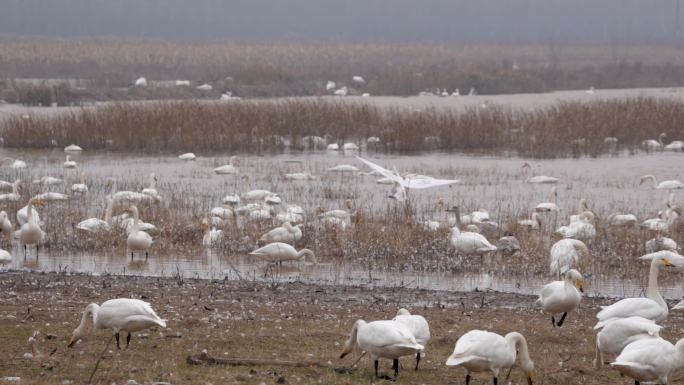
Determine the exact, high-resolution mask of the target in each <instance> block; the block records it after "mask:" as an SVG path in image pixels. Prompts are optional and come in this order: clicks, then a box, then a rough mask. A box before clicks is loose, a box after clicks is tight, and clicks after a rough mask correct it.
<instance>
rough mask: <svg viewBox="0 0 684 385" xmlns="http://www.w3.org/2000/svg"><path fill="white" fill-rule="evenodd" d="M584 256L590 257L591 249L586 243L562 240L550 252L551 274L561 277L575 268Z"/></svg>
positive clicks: (575, 240)
mask: <svg viewBox="0 0 684 385" xmlns="http://www.w3.org/2000/svg"><path fill="white" fill-rule="evenodd" d="M582 254H584V255H585V256H587V257H588V256H589V249H588V248H587V245H585V244H584V242H582V241H580V240H578V239H570V238H568V239H561V240H560V241H558V242H556V243H554V244H553V246H551V251H550V252H549V270H550V271H551V274H554V275H557V276H560V275H562V274H565V272H566V271H568V270H570V269H571V268H573V267H574V266H577V263H578V262H579V259H580V257H581V256H582Z"/></svg>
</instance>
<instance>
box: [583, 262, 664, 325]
mask: <svg viewBox="0 0 684 385" xmlns="http://www.w3.org/2000/svg"><path fill="white" fill-rule="evenodd" d="M671 254H672V253H669V252H664V251H660V252H657V253H653V254H647V255H644V256H642V257H640V259H646V260H648V259H650V260H651V268H650V270H649V274H648V288H647V289H646V297H647V298H625V299H623V300H621V301H618V302H616V303H614V304H612V305H610V306H604V307H603V309H602V310H601V311H600V312H598V314H596V318H598V322H597V323H596V326H594V329H600V328H602V327H603V326H604V325H606V324H607V323H609V322H611V321H614V320H617V319H621V318H627V317H632V316H639V317H643V318H646V319H649V320H653V321H661V320H664V319H665V318H667V314H668V309H667V303H665V300H664V299H663V297H662V296H661V295H660V292H659V291H658V271H659V270H660V267H661V266H667V267H669V266H674V265H673V264H672V263H671V262H670V260H669V258H668V257H669V256H670V255H671Z"/></svg>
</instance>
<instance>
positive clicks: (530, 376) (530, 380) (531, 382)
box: [527, 373, 534, 385]
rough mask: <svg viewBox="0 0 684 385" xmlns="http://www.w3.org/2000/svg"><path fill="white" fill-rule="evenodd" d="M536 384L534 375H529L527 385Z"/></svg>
mask: <svg viewBox="0 0 684 385" xmlns="http://www.w3.org/2000/svg"><path fill="white" fill-rule="evenodd" d="M533 382H534V378H533V377H532V373H527V385H532V384H533Z"/></svg>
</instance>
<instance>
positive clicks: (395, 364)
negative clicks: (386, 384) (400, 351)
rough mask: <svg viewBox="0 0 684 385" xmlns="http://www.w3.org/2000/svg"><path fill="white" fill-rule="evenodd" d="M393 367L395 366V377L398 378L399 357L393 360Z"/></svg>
mask: <svg viewBox="0 0 684 385" xmlns="http://www.w3.org/2000/svg"><path fill="white" fill-rule="evenodd" d="M392 368H394V378H395V379H396V378H397V377H399V359H398V358H395V359H394V361H392Z"/></svg>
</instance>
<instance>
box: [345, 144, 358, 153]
mask: <svg viewBox="0 0 684 385" xmlns="http://www.w3.org/2000/svg"><path fill="white" fill-rule="evenodd" d="M342 149H343V150H344V151H358V150H359V146H358V145H356V143H352V142H348V143H345V144H344V145H343V146H342Z"/></svg>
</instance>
